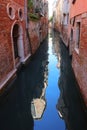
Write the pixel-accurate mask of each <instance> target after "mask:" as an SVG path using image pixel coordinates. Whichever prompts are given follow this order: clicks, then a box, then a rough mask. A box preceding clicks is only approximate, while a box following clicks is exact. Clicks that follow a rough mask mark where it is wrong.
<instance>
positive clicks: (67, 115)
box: [53, 32, 87, 130]
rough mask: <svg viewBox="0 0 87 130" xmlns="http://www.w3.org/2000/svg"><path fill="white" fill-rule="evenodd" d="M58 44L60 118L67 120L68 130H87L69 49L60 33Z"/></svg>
mask: <svg viewBox="0 0 87 130" xmlns="http://www.w3.org/2000/svg"><path fill="white" fill-rule="evenodd" d="M54 37H55V40H54V41H56V42H54V43H53V45H54V47H53V48H54V53H56V55H57V57H58V65H57V67H58V68H60V78H59V81H58V87H59V89H60V96H59V99H58V103H57V105H56V107H57V110H58V114H59V116H60V117H61V118H62V119H64V120H65V123H66V127H67V129H68V130H83V128H84V130H87V123H86V122H87V116H86V113H85V112H84V110H83V104H82V101H81V97H80V93H79V91H78V84H77V82H76V79H75V76H74V73H73V70H72V67H71V60H70V57H69V54H68V50H67V48H66V47H65V46H64V44H63V43H62V41H61V39H59V37H58V33H56V32H55V33H54Z"/></svg>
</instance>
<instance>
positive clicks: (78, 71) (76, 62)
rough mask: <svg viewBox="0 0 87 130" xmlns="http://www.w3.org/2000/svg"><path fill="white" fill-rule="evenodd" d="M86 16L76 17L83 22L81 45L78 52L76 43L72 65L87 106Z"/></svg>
mask: <svg viewBox="0 0 87 130" xmlns="http://www.w3.org/2000/svg"><path fill="white" fill-rule="evenodd" d="M84 16H85V17H83V14H82V15H79V16H77V17H76V21H80V22H81V28H80V46H79V53H77V51H76V50H75V45H74V51H73V59H72V66H73V69H74V73H75V76H76V79H77V82H78V84H79V87H80V91H81V93H82V96H83V99H84V101H85V104H86V106H87V76H86V75H87V17H86V15H84ZM75 28H76V26H74V30H75ZM74 35H75V34H74Z"/></svg>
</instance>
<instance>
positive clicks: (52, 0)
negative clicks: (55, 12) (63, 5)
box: [48, 0, 56, 17]
mask: <svg viewBox="0 0 87 130" xmlns="http://www.w3.org/2000/svg"><path fill="white" fill-rule="evenodd" d="M54 1H56V0H48V3H49V17H51V16H52V9H53V8H52V7H53V3H54Z"/></svg>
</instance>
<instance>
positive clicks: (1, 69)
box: [0, 0, 47, 92]
mask: <svg viewBox="0 0 87 130" xmlns="http://www.w3.org/2000/svg"><path fill="white" fill-rule="evenodd" d="M27 2H28V1H27V0H6V1H5V0H4V1H2V0H0V92H1V90H3V89H2V88H4V87H3V86H5V85H6V84H7V83H8V82H9V81H10V80H11V79H13V77H14V76H15V75H16V71H17V68H18V67H19V66H20V64H25V62H26V61H27V59H29V57H30V55H31V52H32V51H33V53H35V51H36V50H37V48H38V47H39V45H40V42H41V40H40V39H39V31H40V30H39V24H40V21H42V22H41V23H43V21H45V25H47V22H46V20H47V18H46V17H44V18H43V19H44V20H39V21H38V22H32V21H30V22H29V21H28V19H27V16H28V10H27V6H28V5H27ZM45 19H46V20H45ZM29 24H30V26H29ZM45 30H46V32H47V28H46V26H45ZM43 31H44V30H43V28H42V32H43ZM46 32H45V36H43V35H42V40H43V39H44V38H45V37H46V35H47V33H46ZM29 33H30V36H31V37H30V38H31V39H30V38H29ZM31 34H32V35H31ZM31 47H32V48H31Z"/></svg>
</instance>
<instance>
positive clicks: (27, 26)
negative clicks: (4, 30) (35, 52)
mask: <svg viewBox="0 0 87 130" xmlns="http://www.w3.org/2000/svg"><path fill="white" fill-rule="evenodd" d="M27 3H28V2H27V0H25V5H24V6H25V7H24V12H25V24H26V34H27V37H28V41H29V48H30V53H31V55H32V47H31V40H30V34H29V31H28V28H29V23H28V10H27Z"/></svg>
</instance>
